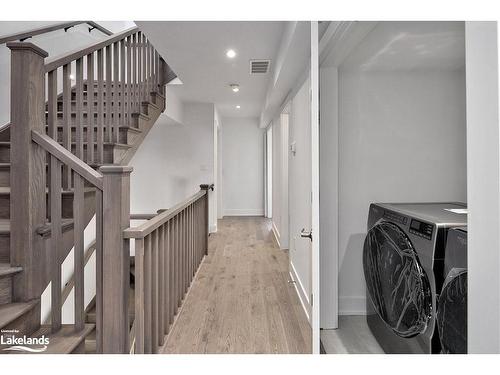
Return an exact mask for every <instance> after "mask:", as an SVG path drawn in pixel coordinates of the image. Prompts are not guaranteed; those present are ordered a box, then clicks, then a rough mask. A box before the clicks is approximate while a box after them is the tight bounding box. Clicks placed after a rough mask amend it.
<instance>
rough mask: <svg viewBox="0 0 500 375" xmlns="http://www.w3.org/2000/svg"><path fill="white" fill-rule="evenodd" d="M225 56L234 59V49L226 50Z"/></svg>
mask: <svg viewBox="0 0 500 375" xmlns="http://www.w3.org/2000/svg"><path fill="white" fill-rule="evenodd" d="M226 56H227V57H229V58H230V59H232V58H234V57H236V51H235V50H234V49H228V50H227V51H226Z"/></svg>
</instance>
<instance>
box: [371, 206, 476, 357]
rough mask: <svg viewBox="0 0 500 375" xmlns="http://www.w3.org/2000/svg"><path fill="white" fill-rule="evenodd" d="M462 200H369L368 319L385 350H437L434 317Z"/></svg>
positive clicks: (462, 215)
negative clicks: (450, 233) (448, 240)
mask: <svg viewBox="0 0 500 375" xmlns="http://www.w3.org/2000/svg"><path fill="white" fill-rule="evenodd" d="M466 222H467V214H466V205H465V204H461V203H408V204H406V203H394V204H391V203H377V204H371V205H370V210H369V215H368V228H367V229H368V233H367V235H366V239H365V242H364V247H363V271H364V276H365V281H366V287H367V323H368V326H369V327H370V330H371V331H372V333H373V334H374V336H375V338H376V339H377V341H378V342H379V344H380V345H381V347H382V348H383V349H384V350H385V351H386V352H387V353H439V352H440V351H441V348H440V342H439V337H438V334H437V330H436V324H435V320H436V319H435V316H436V303H437V293H439V291H440V289H441V287H442V284H443V280H444V276H443V267H444V251H445V246H446V238H447V235H448V230H449V229H450V228H453V227H458V226H464V225H466Z"/></svg>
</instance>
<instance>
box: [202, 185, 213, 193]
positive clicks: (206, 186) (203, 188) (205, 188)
mask: <svg viewBox="0 0 500 375" xmlns="http://www.w3.org/2000/svg"><path fill="white" fill-rule="evenodd" d="M200 189H201V190H212V191H213V190H214V184H201V185H200Z"/></svg>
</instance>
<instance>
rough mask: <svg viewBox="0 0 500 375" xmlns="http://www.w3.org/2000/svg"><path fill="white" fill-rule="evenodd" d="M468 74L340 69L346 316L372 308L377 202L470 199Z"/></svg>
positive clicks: (342, 296) (342, 259)
mask: <svg viewBox="0 0 500 375" xmlns="http://www.w3.org/2000/svg"><path fill="white" fill-rule="evenodd" d="M466 162H467V160H466V125H465V74H464V70H463V69H462V70H456V71H451V70H450V71H446V70H442V71H413V72H412V71H403V72H397V71H389V72H369V73H368V72H363V71H360V70H354V71H349V70H343V69H339V254H338V262H339V314H354V315H356V314H365V313H366V307H365V304H366V294H365V281H364V278H363V267H362V257H361V256H362V249H363V242H364V239H365V235H366V231H367V228H366V222H367V215H368V207H369V204H370V203H372V202H436V201H442V202H443V201H462V202H465V201H466V198H467V196H466V194H467V191H466V190H467V185H466V173H467V170H466Z"/></svg>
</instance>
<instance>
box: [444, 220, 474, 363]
mask: <svg viewBox="0 0 500 375" xmlns="http://www.w3.org/2000/svg"><path fill="white" fill-rule="evenodd" d="M444 275H445V280H444V283H443V287H442V289H441V293H440V294H439V298H438V304H437V314H436V324H437V327H438V332H439V340H440V342H441V351H442V353H446V354H466V353H467V228H466V227H465V228H455V229H451V230H450V231H449V232H448V240H447V241H446V249H445V252H444Z"/></svg>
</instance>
